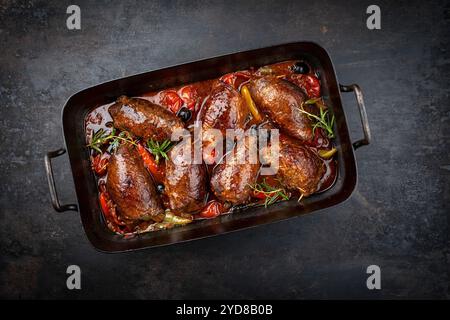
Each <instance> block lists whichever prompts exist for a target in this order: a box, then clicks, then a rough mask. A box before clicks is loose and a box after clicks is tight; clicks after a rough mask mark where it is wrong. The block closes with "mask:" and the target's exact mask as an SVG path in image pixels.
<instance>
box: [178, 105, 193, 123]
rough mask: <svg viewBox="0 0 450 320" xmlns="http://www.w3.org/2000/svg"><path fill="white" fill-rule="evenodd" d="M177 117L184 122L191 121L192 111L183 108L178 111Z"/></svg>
mask: <svg viewBox="0 0 450 320" xmlns="http://www.w3.org/2000/svg"><path fill="white" fill-rule="evenodd" d="M177 116H178V117H179V118H180V119H181V120H183V121H184V122H188V121H189V120H191V117H192V111H191V110H189V109H188V108H186V107H182V108H181V109H180V110H178V113H177Z"/></svg>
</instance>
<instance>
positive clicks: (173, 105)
mask: <svg viewBox="0 0 450 320" xmlns="http://www.w3.org/2000/svg"><path fill="white" fill-rule="evenodd" d="M161 103H162V104H163V105H164V106H165V107H166V108H168V109H169V110H170V111H172V113H174V114H176V113H177V112H178V110H180V108H181V107H182V106H183V104H184V101H183V99H181V98H180V96H179V95H178V93H176V92H175V91H172V90H168V91H164V92H163V93H162V94H161Z"/></svg>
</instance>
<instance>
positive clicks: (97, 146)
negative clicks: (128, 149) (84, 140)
mask: <svg viewBox="0 0 450 320" xmlns="http://www.w3.org/2000/svg"><path fill="white" fill-rule="evenodd" d="M108 141H109V147H108V149H107V151H108V152H112V151H115V150H116V149H117V148H118V147H119V145H120V143H121V142H127V143H131V144H132V145H134V146H137V144H136V142H135V141H134V140H133V137H132V135H131V134H130V133H129V132H127V131H122V132H120V133H119V134H118V135H116V128H112V130H111V131H110V132H106V131H105V130H103V129H102V128H101V129H99V130H97V132H95V133H94V134H93V135H92V140H91V143H89V144H88V145H87V146H88V147H90V148H92V149H94V150H95V151H97V152H98V153H102V150H101V147H102V146H103V145H104V144H106V143H107V142H108Z"/></svg>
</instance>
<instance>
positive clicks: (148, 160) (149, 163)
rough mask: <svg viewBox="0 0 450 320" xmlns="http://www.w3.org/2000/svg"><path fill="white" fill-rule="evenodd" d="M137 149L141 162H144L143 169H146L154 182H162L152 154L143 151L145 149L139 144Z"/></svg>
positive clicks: (161, 175)
mask: <svg viewBox="0 0 450 320" xmlns="http://www.w3.org/2000/svg"><path fill="white" fill-rule="evenodd" d="M137 149H138V152H139V154H140V155H141V158H142V160H143V161H144V165H145V167H146V168H147V169H148V171H150V173H151V174H152V176H153V178H155V180H156V181H158V182H160V181H162V180H163V173H162V170H161V167H160V166H159V165H158V164H157V163H156V161H155V159H154V158H153V156H152V154H151V153H150V152H149V151H147V149H145V147H144V146H143V145H142V144H140V143H139V144H138V146H137Z"/></svg>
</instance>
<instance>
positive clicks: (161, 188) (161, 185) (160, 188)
mask: <svg viewBox="0 0 450 320" xmlns="http://www.w3.org/2000/svg"><path fill="white" fill-rule="evenodd" d="M164 189H165V187H164V185H163V184H162V183H158V184H157V185H156V190H157V191H158V192H159V193H163V192H164Z"/></svg>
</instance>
